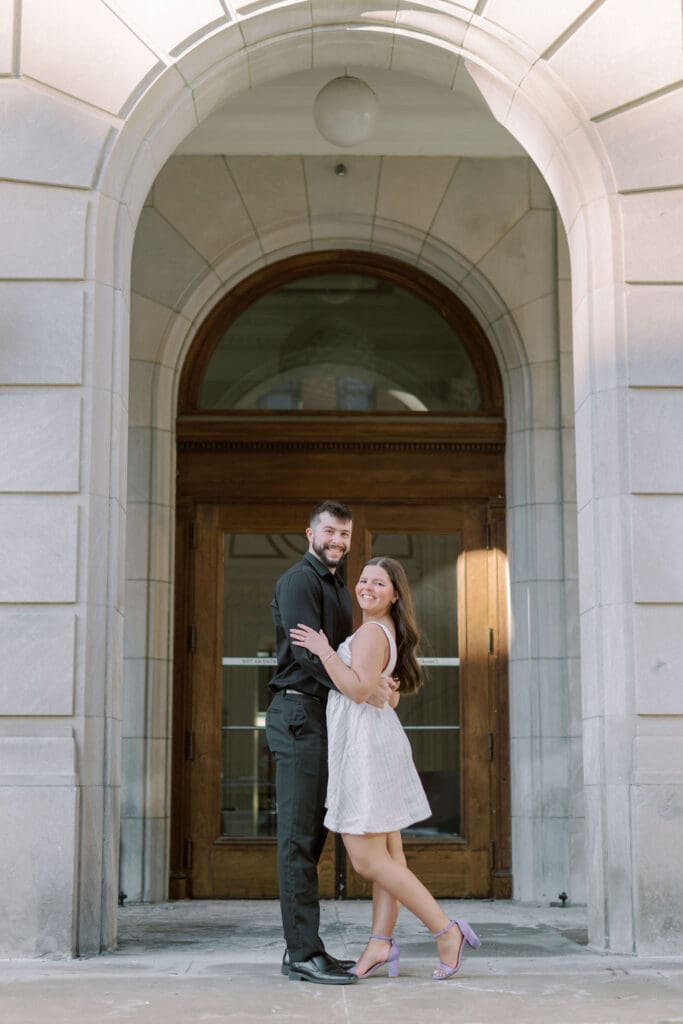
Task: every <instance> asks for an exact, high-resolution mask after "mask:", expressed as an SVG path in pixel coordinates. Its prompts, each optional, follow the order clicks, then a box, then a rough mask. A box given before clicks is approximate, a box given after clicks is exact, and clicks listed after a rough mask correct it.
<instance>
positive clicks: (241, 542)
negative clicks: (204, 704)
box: [220, 533, 307, 839]
mask: <svg viewBox="0 0 683 1024" xmlns="http://www.w3.org/2000/svg"><path fill="white" fill-rule="evenodd" d="M306 547H307V545H306V538H305V537H304V536H303V535H301V534H273V533H224V534H223V609H222V612H223V614H222V619H223V622H222V625H223V629H222V637H223V641H222V654H221V791H220V792H221V795H220V800H221V805H220V820H221V824H220V831H221V835H222V836H225V837H228V838H230V839H247V838H259V839H264V838H273V837H275V835H276V832H277V817H276V806H275V766H274V764H273V761H272V758H271V756H270V751H269V749H268V744H267V743H266V727H265V715H266V709H267V707H268V703H269V700H270V690H269V689H268V683H269V682H270V680H271V678H272V676H273V673H274V672H275V665H276V659H275V649H274V634H273V620H272V617H271V611H270V603H271V600H272V596H273V586H274V583H275V580H276V579H277V578H278V576H279V575H280V574H281V573H283V572H284V571H285V569H287V568H288V567H289V566H290V565H291V564H292V562H293V561H296V560H297V559H298V558H301V556H302V555H303V553H304V552H305V550H306Z"/></svg>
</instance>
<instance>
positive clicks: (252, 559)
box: [189, 502, 491, 898]
mask: <svg viewBox="0 0 683 1024" xmlns="http://www.w3.org/2000/svg"><path fill="white" fill-rule="evenodd" d="M307 511H308V509H302V508H300V507H299V506H296V505H291V506H286V507H284V506H278V505H272V506H266V507H264V506H262V505H247V504H245V505H243V506H229V505H225V506H219V505H208V504H207V505H200V506H198V507H197V531H196V532H197V536H198V542H197V545H196V550H195V557H194V570H193V573H194V598H193V602H194V621H195V623H196V649H194V653H193V654H192V678H193V690H192V722H193V728H192V734H191V737H190V743H189V749H190V750H191V754H190V759H191V766H192V767H191V772H190V794H189V799H190V805H191V844H190V845H191V851H192V852H191V869H190V893H191V895H192V896H193V897H195V898H221V897H223V898H224V897H233V898H269V897H274V896H276V895H277V871H276V843H275V836H276V822H277V816H276V804H275V791H274V765H273V763H272V760H271V757H270V752H269V750H268V747H267V744H266V740H265V712H266V708H267V706H268V701H269V698H270V693H269V690H268V682H269V680H270V678H271V676H272V674H273V672H274V669H275V657H274V631H273V624H272V618H271V600H272V594H273V588H274V584H275V581H276V580H277V578H278V577H279V576H280V575H281V574H282V573H283V572H284V571H285V570H286V569H287V568H288V567H289V566H290V565H292V564H293V563H294V562H295V561H297V560H298V559H299V558H300V557H301V555H302V554H303V553H304V551H305V550H306V547H307V543H306V539H305V536H304V532H303V529H301V530H300V531H297V527H298V526H300V524H301V523H303V522H305V516H306V513H307ZM485 517H486V507H485V504H484V503H483V502H479V503H475V502H463V503H454V504H451V505H438V504H437V505H420V506H417V507H415V506H413V507H411V506H410V505H403V506H401V505H393V506H388V505H387V506H383V507H382V506H370V505H366V506H363V505H361V504H359V503H356V505H355V506H354V538H353V544H352V549H351V553H350V556H349V562H348V568H347V573H348V583H349V586H350V588H351V589H352V590H353V586H354V585H355V582H356V580H357V578H358V574H359V572H360V569H361V568H362V566H363V564H364V562H365V561H366V560H367V558H368V557H370V555H371V554H372V555H391V556H394V557H397V558H399V559H400V561H401V562H402V563H403V565H404V566H405V569H406V572H407V575H408V579H409V582H410V585H411V591H412V594H413V598H414V603H415V610H416V616H417V620H418V625H419V627H420V629H421V631H422V633H423V636H424V641H423V645H422V649H421V652H420V657H421V660H422V663H423V668H424V671H425V676H426V680H425V685H424V687H423V689H422V690H421V692H420V693H419V694H418V695H416V696H414V697H404V698H402V700H401V702H400V704H399V715H400V718H401V720H402V722H403V724H404V726H405V728H406V731H407V733H408V736H409V738H410V742H411V744H412V748H413V752H414V757H415V762H416V765H417V768H418V771H419V772H420V775H421V777H422V780H423V784H424V786H425V789H426V791H427V794H428V798H429V801H430V805H431V807H432V816H431V817H430V818H429V819H428V820H427V821H425V822H420V823H417V824H416V825H414V826H413V827H412V828H410V829H407V830H406V831H405V834H404V835H405V841H406V855H407V857H408V862H409V863H410V864H411V866H412V867H413V868H414V870H416V872H417V873H418V874H419V876H420V877H421V878H422V879H423V880H424V881H425V883H426V884H428V885H429V887H430V889H432V891H433V892H434V894H435V895H437V896H452V897H457V896H485V895H488V894H490V891H491V869H490V834H491V832H490V829H491V818H490V780H489V775H490V772H489V759H488V755H487V751H488V750H489V749H490V744H487V737H488V729H489V728H490V726H489V724H488V723H489V721H490V713H489V706H488V700H489V696H488V662H487V658H488V651H487V636H488V631H489V621H488V618H487V615H488V612H487V607H488V598H487V592H488V591H487V588H488V581H487V568H486V567H487V555H486V552H485V551H484V550H483V544H482V539H481V538H482V537H483V536H485V528H484V527H485ZM356 625H358V622H356ZM319 881H320V893H321V897H323V898H329V897H332V896H333V895H334V894H335V892H336V893H341V892H343V893H344V894H345V895H346V896H348V897H357V896H364V895H368V893H369V886H368V885H367V884H366V883H365V882H363V880H361V879H359V878H358V877H357V876H356V875H355V874H354V872H353V871H352V869H351V868H350V866H348V865H345V862H344V854H343V848H342V846H341V843H337V844H335V837H333V836H330V837H329V838H328V842H327V844H326V847H325V851H324V853H323V856H322V858H321V862H320V865H319Z"/></svg>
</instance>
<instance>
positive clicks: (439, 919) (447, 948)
mask: <svg viewBox="0 0 683 1024" xmlns="http://www.w3.org/2000/svg"><path fill="white" fill-rule="evenodd" d="M342 839H343V840H344V846H345V847H346V851H347V853H348V855H349V857H350V858H351V863H352V864H353V866H354V868H355V870H356V871H357V872H358V874H359V875H361V876H362V877H363V878H369V879H371V880H372V882H373V883H378V884H379V885H380V887H381V888H382V889H383V890H384V891H385V892H387V893H388V894H389V895H390V896H392V897H393V898H394V899H395V900H398V902H399V903H402V904H403V906H404V907H407V908H408V910H410V911H411V913H413V914H415V916H416V917H417V918H419V919H420V921H422V923H423V924H424V925H425V927H427V928H429V930H430V932H432V933H435V932H439V931H441V929H442V928H445V927H446V926H447V925H448V923H449V918H448V917H446V915H445V914H444V912H443V910H442V909H441V907H440V906H439V904H438V903H437V902H436V900H435V899H434V897H433V896H432V894H431V893H430V892H429V890H428V889H427V888H426V887H425V886H424V885H423V884H422V882H421V881H420V879H419V878H418V877H417V876H416V875H414V874H413V872H412V871H411V870H410V868H408V867H407V866H406V864H405V860H404V861H403V863H400V862H399V861H397V860H394V858H393V857H392V856H391V854H390V853H389V848H388V844H387V836H386V834H382V835H362V836H352V835H348V834H344V835H342ZM373 924H374V921H373ZM382 934H384V935H388V934H389V932H383V933H382ZM463 941H464V939H463V935H462V932H461V931H460V929H459V928H458V926H457V925H456V926H455V927H453V928H451V929H450V931H448V932H446V934H445V935H442V936H441V938H439V939H437V946H438V950H439V958H440V959H441V961H442V962H443V963H445V964H449V965H451V966H454V965H455V964H456V962H457V959H458V952H459V950H460V946H461V945H462V943H463ZM385 948H386V946H385ZM380 959H384V958H383V957H381V958H380ZM375 962H376V961H375Z"/></svg>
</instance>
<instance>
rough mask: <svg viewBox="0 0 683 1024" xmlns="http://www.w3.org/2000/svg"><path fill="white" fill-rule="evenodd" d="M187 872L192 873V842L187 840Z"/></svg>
mask: <svg viewBox="0 0 683 1024" xmlns="http://www.w3.org/2000/svg"><path fill="white" fill-rule="evenodd" d="M185 870H186V871H192V840H191V839H186V840H185Z"/></svg>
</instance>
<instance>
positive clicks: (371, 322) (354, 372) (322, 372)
mask: <svg viewBox="0 0 683 1024" xmlns="http://www.w3.org/2000/svg"><path fill="white" fill-rule="evenodd" d="M200 406H201V408H203V409H271V410H352V411H353V410H355V411H360V412H362V411H377V410H379V411H387V412H390V411H394V412H424V411H449V412H452V411H455V412H472V411H475V410H477V409H480V408H481V394H480V390H479V384H478V380H477V375H476V373H475V371H474V368H473V366H472V362H471V360H470V357H469V355H468V353H467V351H466V349H465V347H464V345H463V344H462V341H461V339H460V337H459V335H458V334H457V332H456V330H455V329H454V328H453V327H452V326H451V325H450V324H449V323H448V321H447V320H445V319H444V317H443V316H442V315H441V313H440V312H439V311H438V310H437V309H435V308H434V307H433V306H432V305H430V304H429V303H427V302H425V301H423V300H422V299H419V298H418V297H417V296H416V295H414V294H413V293H412V292H409V291H408V290H407V289H405V288H402V287H400V286H399V285H397V284H394V283H392V282H390V281H386V280H383V279H381V278H376V277H372V276H370V275H369V274H319V275H310V276H308V277H303V278H299V279H298V280H296V281H292V282H290V283H289V284H286V285H283V286H282V287H280V288H276V289H274V290H273V291H271V292H268V293H267V294H266V295H263V296H261V297H260V298H258V299H257V300H256V301H255V302H253V303H252V305H250V306H249V307H248V308H247V309H246V310H245V311H244V312H243V313H242V314H241V315H240V316H239V317H238V318H237V319H236V320H235V321H234V322H233V323H232V324H231V325H230V327H229V328H228V329H227V331H226V332H225V334H224V335H223V337H222V338H221V340H220V341H219V343H218V345H217V347H216V349H215V350H214V352H213V355H212V356H211V359H210V361H209V365H208V367H207V370H206V374H205V376H204V379H203V381H202V385H201V390H200Z"/></svg>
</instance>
